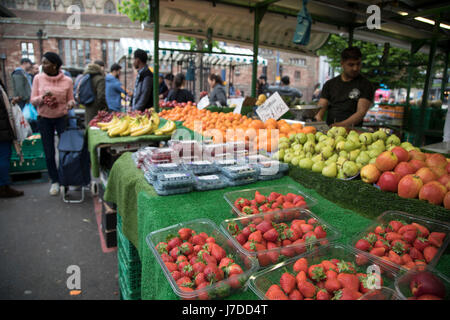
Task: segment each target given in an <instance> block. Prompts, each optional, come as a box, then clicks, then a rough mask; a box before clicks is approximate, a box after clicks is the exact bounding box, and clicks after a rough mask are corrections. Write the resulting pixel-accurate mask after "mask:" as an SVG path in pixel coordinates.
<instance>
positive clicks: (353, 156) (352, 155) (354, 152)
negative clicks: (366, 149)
mask: <svg viewBox="0 0 450 320" xmlns="http://www.w3.org/2000/svg"><path fill="white" fill-rule="evenodd" d="M360 152H361V150H360V149H356V150H352V151H350V156H349V159H350V160H351V161H355V160H356V158H358V156H359V153H360Z"/></svg>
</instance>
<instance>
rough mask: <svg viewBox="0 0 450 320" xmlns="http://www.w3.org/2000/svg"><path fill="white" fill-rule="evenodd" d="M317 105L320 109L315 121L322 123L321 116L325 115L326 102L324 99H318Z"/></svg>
mask: <svg viewBox="0 0 450 320" xmlns="http://www.w3.org/2000/svg"><path fill="white" fill-rule="evenodd" d="M317 105H318V106H319V107H320V110H319V112H318V113H317V114H316V117H315V118H316V120H317V121H323V120H324V119H323V115H324V114H325V112H326V111H327V109H328V100H327V99H325V98H320V99H319V102H318V103H317Z"/></svg>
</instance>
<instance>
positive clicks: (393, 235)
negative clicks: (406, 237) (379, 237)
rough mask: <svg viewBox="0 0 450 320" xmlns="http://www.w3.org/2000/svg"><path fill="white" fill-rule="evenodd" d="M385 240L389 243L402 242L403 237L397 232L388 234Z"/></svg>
mask: <svg viewBox="0 0 450 320" xmlns="http://www.w3.org/2000/svg"><path fill="white" fill-rule="evenodd" d="M385 239H386V240H387V241H394V240H401V239H402V236H401V235H400V234H398V233H397V232H388V233H386V235H385Z"/></svg>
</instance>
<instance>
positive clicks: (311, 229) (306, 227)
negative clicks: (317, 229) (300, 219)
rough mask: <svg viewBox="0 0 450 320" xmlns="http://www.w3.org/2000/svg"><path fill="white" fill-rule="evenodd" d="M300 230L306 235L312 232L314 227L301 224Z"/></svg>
mask: <svg viewBox="0 0 450 320" xmlns="http://www.w3.org/2000/svg"><path fill="white" fill-rule="evenodd" d="M300 228H301V229H302V232H303V233H308V232H310V231H313V230H314V227H313V226H312V225H310V224H307V223H303V224H301V225H300Z"/></svg>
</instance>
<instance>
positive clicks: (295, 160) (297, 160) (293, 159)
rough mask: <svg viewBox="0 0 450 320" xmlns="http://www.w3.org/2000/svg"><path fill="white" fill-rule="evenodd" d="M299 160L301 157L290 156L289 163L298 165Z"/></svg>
mask: <svg viewBox="0 0 450 320" xmlns="http://www.w3.org/2000/svg"><path fill="white" fill-rule="evenodd" d="M300 161H301V158H300V157H298V156H297V157H294V158H292V160H291V164H292V165H293V166H298V164H299V163H300Z"/></svg>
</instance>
